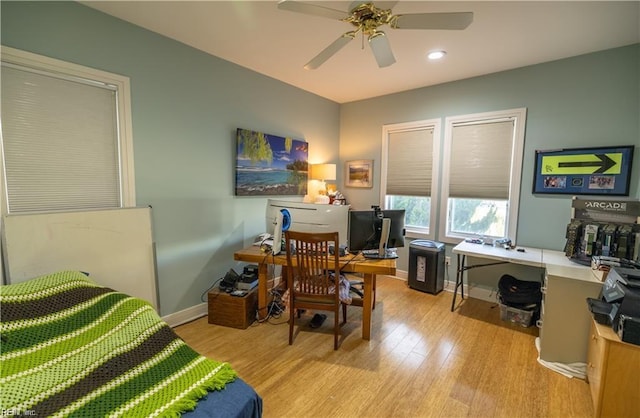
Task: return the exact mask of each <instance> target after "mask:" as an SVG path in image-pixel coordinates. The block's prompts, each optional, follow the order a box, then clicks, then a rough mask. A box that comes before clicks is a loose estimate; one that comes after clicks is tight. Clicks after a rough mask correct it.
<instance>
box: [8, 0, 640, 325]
mask: <svg viewBox="0 0 640 418" xmlns="http://www.w3.org/2000/svg"><path fill="white" fill-rule="evenodd" d="M1 19H2V21H1V31H2V32H1V36H2V38H1V39H2V44H3V45H6V46H10V47H13V48H18V49H22V50H26V51H29V52H34V53H38V54H42V55H46V56H50V57H53V58H57V59H62V60H65V61H69V62H73V63H77V64H81V65H86V66H89V67H94V68H98V69H102V70H105V71H110V72H114V73H118V74H122V75H125V76H128V77H130V79H131V86H132V87H131V89H132V90H131V96H132V102H133V103H132V107H133V137H134V152H135V173H136V193H137V201H138V204H139V205H151V206H153V213H154V233H155V237H156V241H157V246H158V276H159V289H160V304H161V313H162V314H163V315H167V314H170V313H173V312H177V311H180V310H182V309H186V308H188V307H191V306H194V305H196V304H198V303H200V302H201V300H200V296H201V294H202V293H203V292H204V291H205V290H206V289H207V288H208V287H209V286H210V284H211V283H212V282H213V281H214V280H215V279H217V278H219V277H220V276H222V275H224V273H225V272H226V271H227V270H228V269H229V268H232V267H233V268H241V267H240V266H239V265H238V264H237V263H235V262H234V261H233V252H234V251H235V250H237V249H239V248H242V247H243V246H245V245H248V244H249V243H250V242H251V241H252V238H253V237H254V236H255V235H256V234H257V233H259V232H263V229H264V205H265V201H266V200H265V199H264V198H236V197H235V196H234V195H233V173H234V164H233V162H234V158H235V151H234V132H235V129H236V128H238V127H244V128H249V129H254V130H259V131H263V132H267V133H272V134H277V135H282V136H292V137H294V138H303V139H305V140H307V141H309V143H310V160H313V159H314V158H318V156H321V157H322V160H323V161H322V162H336V163H337V162H339V161H340V162H344V161H347V160H353V159H373V160H375V163H374V164H375V166H374V171H375V173H374V178H375V179H376V181H375V186H374V188H373V189H344V188H343V189H344V192H345V193H346V195H347V198H348V199H349V200H350V203H352V204H353V206H355V207H356V208H368V207H369V206H370V205H371V204H378V202H379V192H380V191H379V186H378V185H379V175H380V172H379V167H380V152H381V141H382V140H381V127H382V125H383V124H387V123H399V122H408V121H415V120H423V119H431V118H444V117H446V116H451V115H460V114H468V113H476V112H486V111H491V110H503V109H510V108H516V107H526V108H527V109H528V114H527V131H526V138H525V155H524V167H523V178H522V190H521V198H520V216H519V225H518V231H519V233H518V243H519V244H521V245H529V246H537V247H546V248H552V249H561V248H562V246H563V245H564V228H565V225H566V223H567V221H568V218H569V216H570V198H569V197H564V196H563V197H557V196H556V197H546V196H534V195H532V194H531V184H532V181H533V152H534V151H535V150H536V149H548V148H557V147H583V146H601V145H621V144H635V145H637V146H638V147H640V105H639V101H640V100H639V97H640V83H639V74H640V46H639V45H634V46H629V47H624V48H617V49H612V50H607V51H603V52H598V53H594V54H589V55H584V56H578V57H574V58H569V59H565V60H560V61H555V62H550V63H546V64H540V65H535V66H530V67H525V68H520V69H516V70H512V71H505V72H501V73H496V74H490V75H487V76H482V77H476V78H472V79H467V80H461V81H456V82H452V83H447V84H442V85H438V86H433V87H426V88H422V89H416V90H412V91H408V92H403V93H398V94H393V95H388V96H384V97H379V98H374V99H369V100H363V101H358V102H352V103H348V104H344V105H338V104H337V103H334V102H331V101H329V100H326V99H323V98H320V97H318V96H315V95H313V94H310V93H307V92H304V91H302V90H299V89H296V88H294V87H291V86H289V85H287V84H284V83H281V82H278V81H276V80H273V79H270V78H268V77H265V76H262V75H260V74H257V73H255V72H252V71H250V70H247V69H244V68H242V67H239V66H237V65H235V64H232V63H229V62H227V61H224V60H221V59H219V58H216V57H212V56H210V55H207V54H204V53H202V52H200V51H198V50H195V49H193V48H190V47H188V46H185V45H183V44H180V43H178V42H176V41H173V40H170V39H168V38H165V37H162V36H160V35H157V34H155V33H152V32H149V31H147V30H144V29H141V28H139V27H136V26H133V25H131V24H129V23H126V22H123V21H121V20H118V19H115V18H112V17H110V16H107V15H104V14H102V13H100V12H97V11H95V10H93V9H90V8H87V7H85V6H82V5H80V4H76V3H69V2H6V1H3V2H2V3H1ZM312 162H313V161H312ZM340 171H341V170H339V173H338V177H339V178H338V185H339V186H340V185H341V173H340ZM639 172H640V149H636V154H635V158H634V170H633V178H632V182H631V197H633V198H636V199H637V198H639V197H640V184H639V181H638V178H639V177H640V176H639V175H638V173H639ZM405 250H406V249H405ZM448 251H450V249H449V250H448ZM400 254H401V259H400V260H399V268H400V269H401V270H406V269H407V255H406V251H405V252H401V253H400Z"/></svg>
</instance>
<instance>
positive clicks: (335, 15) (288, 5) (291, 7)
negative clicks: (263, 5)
mask: <svg viewBox="0 0 640 418" xmlns="http://www.w3.org/2000/svg"><path fill="white" fill-rule="evenodd" d="M278 9H280V10H288V11H290V12H297V13H304V14H308V15H313V16H320V17H328V18H329V19H336V20H342V19H344V18H346V17H347V12H345V11H342V10H336V9H330V8H328V7H323V6H317V5H315V4H310V3H304V2H301V1H294V0H282V1H281V2H279V3H278Z"/></svg>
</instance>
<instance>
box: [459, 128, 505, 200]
mask: <svg viewBox="0 0 640 418" xmlns="http://www.w3.org/2000/svg"><path fill="white" fill-rule="evenodd" d="M513 139H514V122H513V120H507V121H493V122H491V121H490V122H487V121H483V122H479V123H472V124H460V125H454V126H453V134H452V141H451V161H450V173H449V197H453V198H478V199H508V198H509V188H510V186H511V156H512V151H513Z"/></svg>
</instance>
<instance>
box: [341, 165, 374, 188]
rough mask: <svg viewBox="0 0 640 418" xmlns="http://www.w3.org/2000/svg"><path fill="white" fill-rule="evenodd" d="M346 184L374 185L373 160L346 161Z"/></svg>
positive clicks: (358, 185) (349, 185)
mask: <svg viewBox="0 0 640 418" xmlns="http://www.w3.org/2000/svg"><path fill="white" fill-rule="evenodd" d="M344 174H345V175H344V177H345V186H347V187H362V188H372V187H373V160H353V161H347V162H346V163H345V173H344Z"/></svg>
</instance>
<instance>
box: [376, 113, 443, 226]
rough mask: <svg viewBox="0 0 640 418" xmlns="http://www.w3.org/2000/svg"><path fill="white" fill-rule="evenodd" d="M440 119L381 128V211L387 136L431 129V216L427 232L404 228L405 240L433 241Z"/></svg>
mask: <svg viewBox="0 0 640 418" xmlns="http://www.w3.org/2000/svg"><path fill="white" fill-rule="evenodd" d="M441 127H442V121H441V119H427V120H420V121H415V122H403V123H392V124H387V125H383V126H382V157H381V163H380V166H381V168H380V170H381V175H380V202H382V206H383V209H385V207H384V206H385V204H386V190H387V165H388V160H387V158H388V155H387V149H388V145H389V135H391V134H393V133H396V132H405V131H412V130H416V131H417V130H424V129H433V162H432V173H431V196H430V199H431V216H430V219H429V232H427V231H425V229H424V228H409V227H407V228H406V236H407V238H421V239H433V238H434V237H435V234H436V221H437V219H438V217H437V208H438V207H439V201H440V193H439V192H438V190H439V189H438V186H439V183H440V181H439V178H440V142H441V129H442V128H441Z"/></svg>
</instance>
